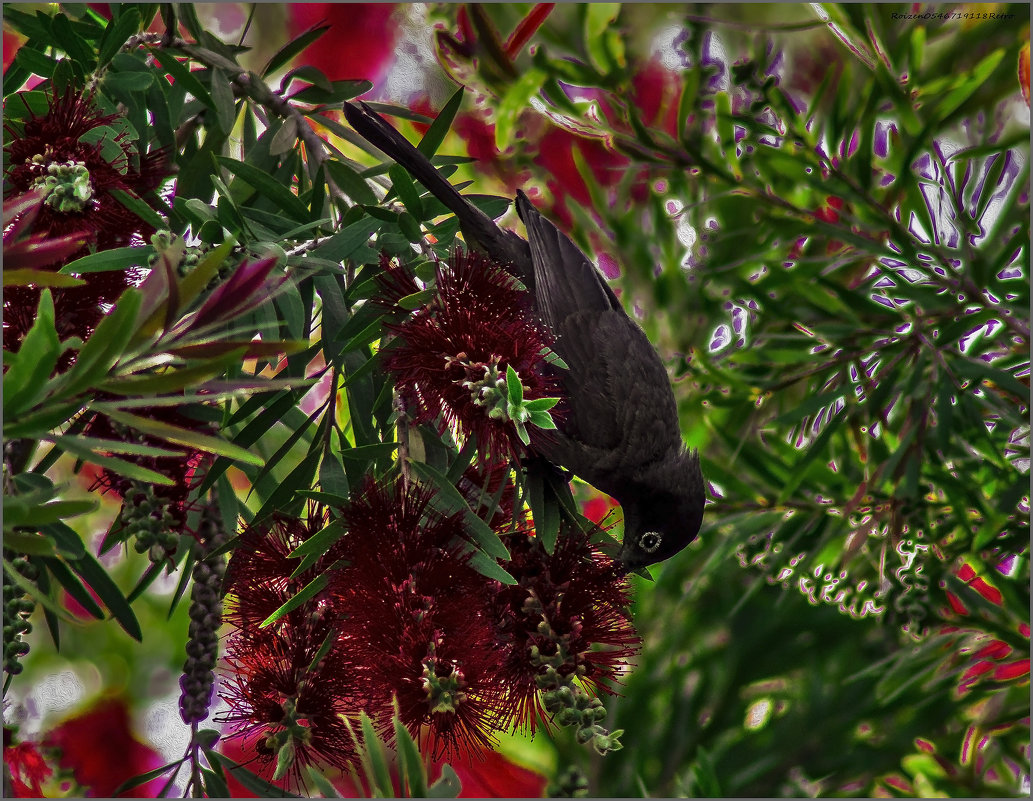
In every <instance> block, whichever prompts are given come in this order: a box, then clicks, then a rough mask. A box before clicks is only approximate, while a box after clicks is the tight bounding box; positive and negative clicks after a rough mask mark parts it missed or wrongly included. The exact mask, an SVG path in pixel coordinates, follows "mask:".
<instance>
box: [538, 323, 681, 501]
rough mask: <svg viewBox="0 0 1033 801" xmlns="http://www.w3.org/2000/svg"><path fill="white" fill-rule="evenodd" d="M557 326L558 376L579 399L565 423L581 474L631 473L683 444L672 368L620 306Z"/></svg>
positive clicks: (570, 394) (572, 457) (568, 459)
mask: <svg viewBox="0 0 1033 801" xmlns="http://www.w3.org/2000/svg"><path fill="white" fill-rule="evenodd" d="M555 333H556V335H557V340H556V344H555V350H556V352H557V353H558V354H559V356H560V357H561V358H562V359H563V360H564V361H565V362H566V363H567V366H568V369H567V370H564V371H560V377H561V380H562V381H563V383H564V388H565V390H566V394H567V396H568V397H573V398H576V399H577V403H576V404H568V405H567V406H566V407H565V409H564V411H565V414H566V417H565V419H564V420H563V425H562V426H561V427H562V430H563V434H564V436H565V438H566V440H567V441H566V442H565V443H564V444H565V445H566V447H565V449H564V450H565V451H566V452H567V453H565V454H564V455H565V457H566V461H563V462H562V463H563V464H564V465H565V466H566V467H569V468H570V469H571V470H573V472H575V473H577V474H579V475H582V477H585V471H588V472H590V473H592V474H593V475H599V474H601V473H607V472H609V473H613V474H614V475H615V476H618V475H619V476H622V477H623V478H624V479H628V478H631V477H633V476H635V475H637V474H639V473H640V472H642V471H643V470H645V469H648V467H649V466H650V465H653V464H655V463H656V462H658V461H659V460H661V459H663V458H664V457H665V456H666V455H667V454H668V453H670V452H671V450H672V449H677V448H678V447H679V445H680V442H681V440H680V436H679V425H678V413H677V407H676V405H675V400H674V394H673V392H672V390H671V383H670V379H669V378H668V376H667V371H666V370H665V369H664V366H663V363H662V362H661V361H660V359H659V357H658V356H657V353H656V351H655V350H654V348H653V346H652V344H650V342H649V340H648V339H647V338H646V335H645V333H644V332H643V331H642V329H641V328H639V327H638V325H637V324H636V323H635V322H634V321H633V320H631V319H630V318H629V317H628V316H627V315H626V314H625V313H624V311H623V310H620V311H617V310H609V311H605V312H603V313H602V314H600V313H598V312H577V313H575V314H572V315H568V316H567V317H566V318H565V319H564V320H563V321H562V322H561V323H560V324H559V325H558V327H557V329H556V331H555ZM574 461H576V462H578V463H572V462H574ZM594 483H596V486H598V487H599V489H602V490H604V491H609V492H610V494H613V490H612V489H609V490H608V489H607V488H606V487H603V486H600V485H599V483H598V482H594ZM603 483H605V481H604V482H603Z"/></svg>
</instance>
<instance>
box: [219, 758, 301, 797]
mask: <svg viewBox="0 0 1033 801" xmlns="http://www.w3.org/2000/svg"><path fill="white" fill-rule="evenodd" d="M202 750H203V751H204V755H205V758H206V759H207V760H208V762H209V763H210V764H212V765H221V766H222V767H223V768H225V770H226V771H227V775H229V776H232V777H233V778H234V779H235V780H236V781H238V782H240V783H241V784H242V785H244V788H245V789H246V790H248V791H250V792H252V793H254V794H255V797H256V798H301V797H302V796H300V795H295V794H294V793H288V792H287V791H286V790H283V789H281V788H279V787H277V786H276V785H275V784H271V783H270V782H267V781H266V780H265V779H263V778H261V777H260V776H256V775H255V774H254V773H252V772H251V771H250V770H248V769H247V768H245V767H244V766H243V765H238V764H237V763H236V762H234V761H233V760H232V759H230V758H229V757H227V756H223V755H222V754H220V753H219V752H218V751H212V750H210V749H207V748H205V749H202Z"/></svg>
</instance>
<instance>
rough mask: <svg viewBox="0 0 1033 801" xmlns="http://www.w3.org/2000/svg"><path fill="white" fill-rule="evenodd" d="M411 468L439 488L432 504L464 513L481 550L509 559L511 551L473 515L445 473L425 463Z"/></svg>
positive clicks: (493, 555) (499, 557)
mask: <svg viewBox="0 0 1033 801" xmlns="http://www.w3.org/2000/svg"><path fill="white" fill-rule="evenodd" d="M409 466H410V467H411V468H412V469H413V471H414V472H415V473H416V474H417V475H419V476H420V477H421V478H424V479H426V480H427V481H429V482H430V483H431V484H432V485H434V487H436V488H437V490H438V492H437V494H436V495H435V496H434V497H433V498H432V500H431V503H435V502H436V503H437V504H438V505H439V507H443V508H444V509H445V510H447V511H448V512H452V513H455V512H462V513H463V515H464V522H465V523H466V524H467V526H468V527H469V529H470V533H471V535H472V536H473V539H474V541H475V542H476V543H477V545H478V547H479V548H480V549H481V550H483V551H484V552H485V553H486V554H488V555H489V556H492V557H494V558H496V559H509V551H508V550H507V549H506V546H505V545H504V544H503V543H502V540H501V539H499V535H498V534H496V533H495V531H494V530H493V529H492V528H491V526H489V525H488V524H487V523H485V522H484V521H483V520H481V519H480V518H479V517H477V515H475V514H474V513H473V510H471V509H470V507H469V505H467V503H466V499H465V498H464V497H463V495H462V493H461V492H459V490H458V489H456V488H455V486H454V485H453V484H452V482H450V481H449V480H448V478H446V477H445V474H444V473H441V472H439V471H438V470H436V469H435V468H433V467H431V466H430V465H429V464H426V463H425V462H410V463H409Z"/></svg>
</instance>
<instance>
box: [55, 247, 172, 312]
mask: <svg viewBox="0 0 1033 801" xmlns="http://www.w3.org/2000/svg"><path fill="white" fill-rule="evenodd" d="M154 254H155V250H154V247H153V246H151V245H146V246H144V247H135V248H112V249H111V250H100V251H97V252H96V253H91V254H90V255H89V256H83V257H82V258H81V259H76V260H75V261H73V262H72V263H71V264H66V265H65V266H64V267H62V268H61V269H60V270H59V271H58V272H60V273H64V274H68V273H76V274H78V275H86V274H87V273H102V272H107V271H108V270H128V269H129V268H130V267H146V266H147V262H148V260H149V259H150V258H151V256H153V255H154ZM120 300H121V298H120Z"/></svg>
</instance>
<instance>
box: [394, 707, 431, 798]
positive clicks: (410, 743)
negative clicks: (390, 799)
mask: <svg viewBox="0 0 1033 801" xmlns="http://www.w3.org/2000/svg"><path fill="white" fill-rule="evenodd" d="M391 724H392V725H393V726H394V730H395V753H397V754H398V777H399V779H400V780H401V782H402V786H401V787H399V788H398V789H399V791H400V792H402V793H403V794H405V795H406V797H407V798H426V797H427V769H426V768H425V767H424V766H423V757H421V756H420V749H419V748H417V747H416V742H415V741H414V740H413V738H412V735H411V734H409V730H408V729H407V728H405V726H403V725H402V721H401V720H400V719H399V717H398V701H397V699H396V700H395V714H394V716H393V717H392V719H391Z"/></svg>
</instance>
